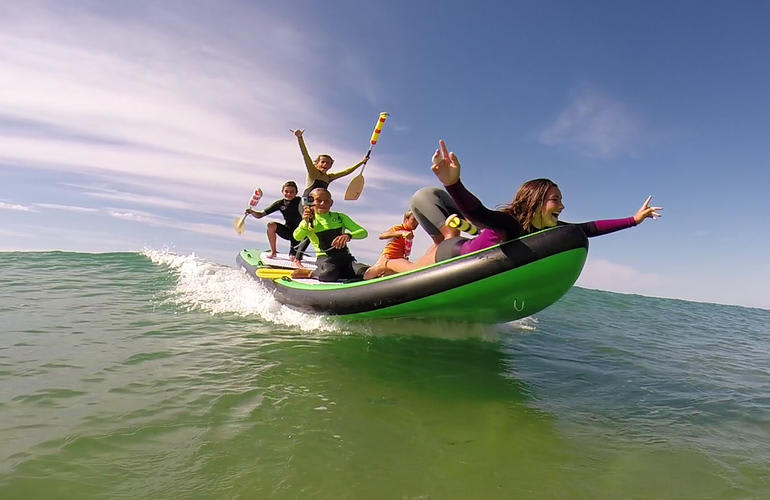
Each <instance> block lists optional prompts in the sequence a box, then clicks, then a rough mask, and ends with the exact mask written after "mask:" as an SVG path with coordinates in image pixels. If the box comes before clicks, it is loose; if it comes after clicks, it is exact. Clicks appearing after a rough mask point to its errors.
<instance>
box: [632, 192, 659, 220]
mask: <svg viewBox="0 0 770 500" xmlns="http://www.w3.org/2000/svg"><path fill="white" fill-rule="evenodd" d="M651 199H652V195H650V196H648V197H647V199H646V200H644V203H643V204H642V207H641V208H640V209H639V211H638V212H636V215H634V220H635V221H636V223H637V224H641V223H642V222H644V219H646V218H648V217H649V218H651V219H657V218H658V217H660V214H659V213H658V210H663V207H651V206H650V200H651Z"/></svg>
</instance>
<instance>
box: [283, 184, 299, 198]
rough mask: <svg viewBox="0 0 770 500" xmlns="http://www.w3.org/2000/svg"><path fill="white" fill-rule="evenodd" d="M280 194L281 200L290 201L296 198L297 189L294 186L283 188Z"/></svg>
mask: <svg viewBox="0 0 770 500" xmlns="http://www.w3.org/2000/svg"><path fill="white" fill-rule="evenodd" d="M281 193H282V194H283V198H284V199H285V200H289V201H291V200H293V199H294V198H296V197H297V188H295V187H294V186H284V187H283V190H282V191H281Z"/></svg>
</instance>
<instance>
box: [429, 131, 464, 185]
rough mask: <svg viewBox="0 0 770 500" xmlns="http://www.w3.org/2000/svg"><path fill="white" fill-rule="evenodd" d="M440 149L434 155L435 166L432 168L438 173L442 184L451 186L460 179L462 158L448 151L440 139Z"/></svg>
mask: <svg viewBox="0 0 770 500" xmlns="http://www.w3.org/2000/svg"><path fill="white" fill-rule="evenodd" d="M438 145H439V148H440V149H437V150H436V153H435V154H434V155H433V166H432V167H431V170H433V173H434V174H436V177H438V180H439V181H441V184H443V185H445V186H451V185H452V184H457V182H458V181H459V180H460V160H458V159H457V156H455V154H454V153H450V152H448V151H447V148H446V144H445V143H444V141H443V140H440V141H438Z"/></svg>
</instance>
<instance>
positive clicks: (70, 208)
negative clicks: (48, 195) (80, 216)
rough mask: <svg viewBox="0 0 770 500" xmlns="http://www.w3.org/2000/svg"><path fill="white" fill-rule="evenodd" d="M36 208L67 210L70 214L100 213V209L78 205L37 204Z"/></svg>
mask: <svg viewBox="0 0 770 500" xmlns="http://www.w3.org/2000/svg"><path fill="white" fill-rule="evenodd" d="M35 206H36V207H40V208H47V209H51V210H66V211H68V212H85V213H96V212H99V209H96V208H91V207H80V206H77V205H61V204H58V203H35Z"/></svg>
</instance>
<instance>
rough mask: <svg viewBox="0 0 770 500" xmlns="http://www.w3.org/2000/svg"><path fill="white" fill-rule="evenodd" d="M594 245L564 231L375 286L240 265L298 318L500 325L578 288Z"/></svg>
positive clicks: (258, 261) (252, 258) (257, 260)
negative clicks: (303, 314)
mask: <svg viewBox="0 0 770 500" xmlns="http://www.w3.org/2000/svg"><path fill="white" fill-rule="evenodd" d="M587 254H588V238H587V237H586V235H585V234H584V233H583V231H582V229H580V227H579V226H577V225H563V226H557V227H554V228H551V229H546V230H544V231H540V232H537V233H533V234H530V235H527V236H524V237H522V238H518V239H515V240H511V241H507V242H505V243H501V244H499V245H496V246H493V247H490V248H485V249H483V250H479V251H477V252H474V253H471V254H467V255H462V256H459V257H455V258H453V259H450V260H445V261H442V262H438V263H436V264H433V265H430V266H427V267H423V268H420V269H416V270H413V271H408V272H404V273H399V274H394V275H391V276H385V277H382V278H377V279H373V280H368V281H357V282H352V283H322V282H319V281H315V280H304V279H299V280H295V279H292V278H290V277H288V274H289V271H288V270H281V269H279V268H277V267H275V266H271V265H269V264H266V263H265V262H263V260H262V258H261V255H262V253H261V252H260V251H259V250H243V251H242V252H240V253H239V254H238V256H237V257H236V263H237V264H238V266H240V267H241V268H243V269H244V270H245V271H246V272H247V273H248V274H250V275H251V276H252V277H254V278H255V279H257V280H259V282H260V283H262V284H263V285H264V286H265V287H266V288H267V289H268V290H270V291H271V292H272V293H273V295H274V297H275V299H276V300H277V301H278V302H279V303H281V304H284V305H286V306H288V307H290V308H292V309H296V310H299V311H303V312H307V313H314V314H326V315H334V316H340V317H341V318H345V319H355V320H358V319H361V320H366V319H376V318H419V319H434V318H440V319H450V320H459V321H466V322H477V323H501V322H507V321H513V320H516V319H520V318H523V317H526V316H529V315H531V314H534V313H536V312H538V311H540V310H542V309H544V308H546V307H548V306H549V305H551V304H553V303H554V302H556V301H557V300H559V298H561V297H562V296H563V295H564V294H565V293H566V292H567V290H569V289H570V288H571V287H572V285H574V284H575V281H577V278H578V276H580V272H581V271H582V269H583V265H584V264H585V260H586V256H587Z"/></svg>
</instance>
